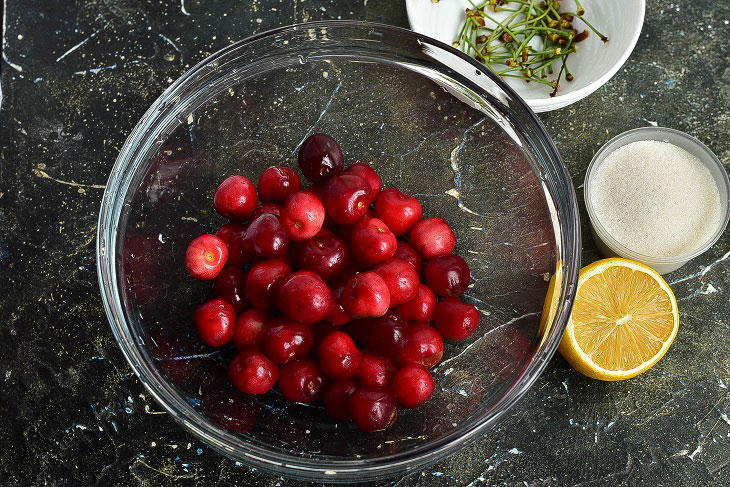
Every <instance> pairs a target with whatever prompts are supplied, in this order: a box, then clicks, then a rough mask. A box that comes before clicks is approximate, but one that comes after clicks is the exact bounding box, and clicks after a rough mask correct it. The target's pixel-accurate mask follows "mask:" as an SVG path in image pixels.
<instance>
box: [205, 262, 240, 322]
mask: <svg viewBox="0 0 730 487" xmlns="http://www.w3.org/2000/svg"><path fill="white" fill-rule="evenodd" d="M245 283H246V273H245V272H244V271H243V270H242V269H241V268H240V267H238V266H228V267H226V268H224V269H223V270H222V271H221V272H220V274H218V275H217V276H216V278H215V279H213V294H215V295H216V297H218V298H221V299H224V300H225V301H228V302H229V303H230V304H231V306H233V309H234V310H235V311H236V313H240V312H241V311H243V310H244V309H246V308H248V300H247V299H246V291H245V289H244V285H245Z"/></svg>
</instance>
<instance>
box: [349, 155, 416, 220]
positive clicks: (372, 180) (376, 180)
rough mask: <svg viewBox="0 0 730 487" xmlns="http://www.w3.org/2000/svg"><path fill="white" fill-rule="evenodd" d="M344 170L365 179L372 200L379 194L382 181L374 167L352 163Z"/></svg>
mask: <svg viewBox="0 0 730 487" xmlns="http://www.w3.org/2000/svg"><path fill="white" fill-rule="evenodd" d="M345 172H346V173H350V174H355V175H356V176H360V177H361V178H363V179H365V180H366V181H367V182H368V184H370V189H371V190H372V196H371V198H372V201H375V199H376V198H377V197H378V195H379V194H380V190H381V189H383V181H381V180H380V176H378V173H377V172H375V169H373V168H372V167H370V166H368V165H367V164H353V165H352V166H350V167H348V168H347V170H346V171H345ZM419 218H420V217H419Z"/></svg>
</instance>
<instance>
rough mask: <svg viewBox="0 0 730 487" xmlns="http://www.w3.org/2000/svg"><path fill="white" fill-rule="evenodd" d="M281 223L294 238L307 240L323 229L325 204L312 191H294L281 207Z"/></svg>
mask: <svg viewBox="0 0 730 487" xmlns="http://www.w3.org/2000/svg"><path fill="white" fill-rule="evenodd" d="M281 223H282V224H283V225H284V228H285V229H286V233H288V234H289V237H290V238H291V239H292V240H297V241H300V240H307V239H308V238H311V237H314V236H315V235H317V232H319V231H320V230H321V229H322V224H323V223H324V206H323V205H322V202H321V201H320V200H319V198H317V197H316V196H314V195H313V194H311V193H308V192H306V191H300V192H297V193H293V194H292V195H290V196H289V197H288V198H287V199H286V201H285V202H284V206H283V207H282V208H281Z"/></svg>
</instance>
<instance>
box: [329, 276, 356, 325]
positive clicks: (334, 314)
mask: <svg viewBox="0 0 730 487" xmlns="http://www.w3.org/2000/svg"><path fill="white" fill-rule="evenodd" d="M346 282H347V281H340V282H338V283H337V284H335V285H334V286H332V288H331V290H332V309H330V313H329V314H328V315H327V321H329V322H330V323H334V324H335V325H346V324H347V323H349V322H350V321H352V316H350V315H348V314H347V312H346V311H345V308H343V307H342V304H340V298H342V291H344V289H345V283H346Z"/></svg>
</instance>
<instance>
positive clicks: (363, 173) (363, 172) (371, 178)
mask: <svg viewBox="0 0 730 487" xmlns="http://www.w3.org/2000/svg"><path fill="white" fill-rule="evenodd" d="M345 172H346V173H350V174H354V175H356V176H360V177H361V178H363V179H365V180H366V181H367V182H368V184H369V185H370V189H371V190H372V196H371V197H372V200H373V201H375V199H376V198H377V197H378V195H379V194H380V190H381V189H383V181H381V180H380V176H378V173H377V172H375V169H373V168H372V167H370V166H368V165H367V164H353V165H352V166H350V167H348V168H347V170H346V171H345Z"/></svg>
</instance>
